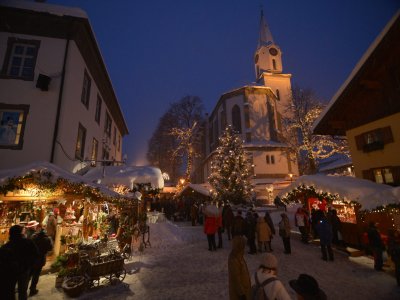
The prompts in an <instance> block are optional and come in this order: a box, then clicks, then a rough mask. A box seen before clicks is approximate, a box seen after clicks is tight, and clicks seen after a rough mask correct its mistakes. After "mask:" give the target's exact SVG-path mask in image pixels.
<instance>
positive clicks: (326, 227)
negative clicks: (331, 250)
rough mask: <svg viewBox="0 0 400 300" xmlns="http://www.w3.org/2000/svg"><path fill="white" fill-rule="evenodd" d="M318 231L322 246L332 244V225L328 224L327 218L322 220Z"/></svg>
mask: <svg viewBox="0 0 400 300" xmlns="http://www.w3.org/2000/svg"><path fill="white" fill-rule="evenodd" d="M316 229H317V232H318V235H319V238H320V243H321V245H330V244H332V238H333V234H332V225H331V224H330V223H329V222H328V219H327V218H325V217H323V218H321V219H320V220H319V221H318V223H317V225H316Z"/></svg>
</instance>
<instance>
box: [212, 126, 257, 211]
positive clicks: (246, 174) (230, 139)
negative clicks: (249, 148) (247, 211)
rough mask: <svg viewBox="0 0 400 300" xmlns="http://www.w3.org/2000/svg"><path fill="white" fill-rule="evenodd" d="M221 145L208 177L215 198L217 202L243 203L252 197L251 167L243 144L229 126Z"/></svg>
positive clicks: (223, 135) (216, 152)
mask: <svg viewBox="0 0 400 300" xmlns="http://www.w3.org/2000/svg"><path fill="white" fill-rule="evenodd" d="M219 145H220V146H219V147H218V148H217V150H216V151H215V155H214V157H213V159H212V161H211V174H210V176H209V177H208V181H209V183H210V185H211V186H212V188H213V196H214V198H215V199H216V200H222V201H230V202H233V203H234V204H239V203H243V202H245V201H246V200H248V199H249V198H250V195H251V184H250V181H249V179H250V176H251V165H250V162H249V161H248V159H247V157H246V154H245V152H244V150H243V142H242V140H241V139H240V137H239V136H238V135H237V134H235V132H234V131H233V129H232V127H231V126H228V127H227V128H226V129H225V131H224V132H223V134H222V136H221V137H220V138H219Z"/></svg>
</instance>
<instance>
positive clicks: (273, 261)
mask: <svg viewBox="0 0 400 300" xmlns="http://www.w3.org/2000/svg"><path fill="white" fill-rule="evenodd" d="M261 266H262V267H264V268H267V269H275V270H276V269H277V268H278V259H277V258H276V257H275V255H273V254H271V253H267V254H266V255H265V256H264V257H263V258H262V259H261Z"/></svg>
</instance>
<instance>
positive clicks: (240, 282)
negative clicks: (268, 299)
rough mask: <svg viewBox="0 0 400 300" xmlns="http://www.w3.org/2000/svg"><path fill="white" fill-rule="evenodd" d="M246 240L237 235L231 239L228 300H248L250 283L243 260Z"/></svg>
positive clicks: (247, 270)
mask: <svg viewBox="0 0 400 300" xmlns="http://www.w3.org/2000/svg"><path fill="white" fill-rule="evenodd" d="M245 245H246V240H245V238H244V237H243V236H241V235H237V236H234V237H233V239H232V250H231V252H230V254H229V258H228V276H229V299H230V300H250V294H251V281H250V275H249V269H248V268H247V264H246V261H245V259H244V249H245Z"/></svg>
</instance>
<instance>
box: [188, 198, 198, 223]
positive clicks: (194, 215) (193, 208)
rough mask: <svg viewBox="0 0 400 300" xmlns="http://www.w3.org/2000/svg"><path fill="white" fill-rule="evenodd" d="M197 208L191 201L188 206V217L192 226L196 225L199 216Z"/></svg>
mask: <svg viewBox="0 0 400 300" xmlns="http://www.w3.org/2000/svg"><path fill="white" fill-rule="evenodd" d="M198 211H199V208H198V207H197V205H196V203H195V202H193V203H192V206H191V208H190V219H191V220H192V226H196V223H197V219H198V217H199V212H198Z"/></svg>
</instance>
